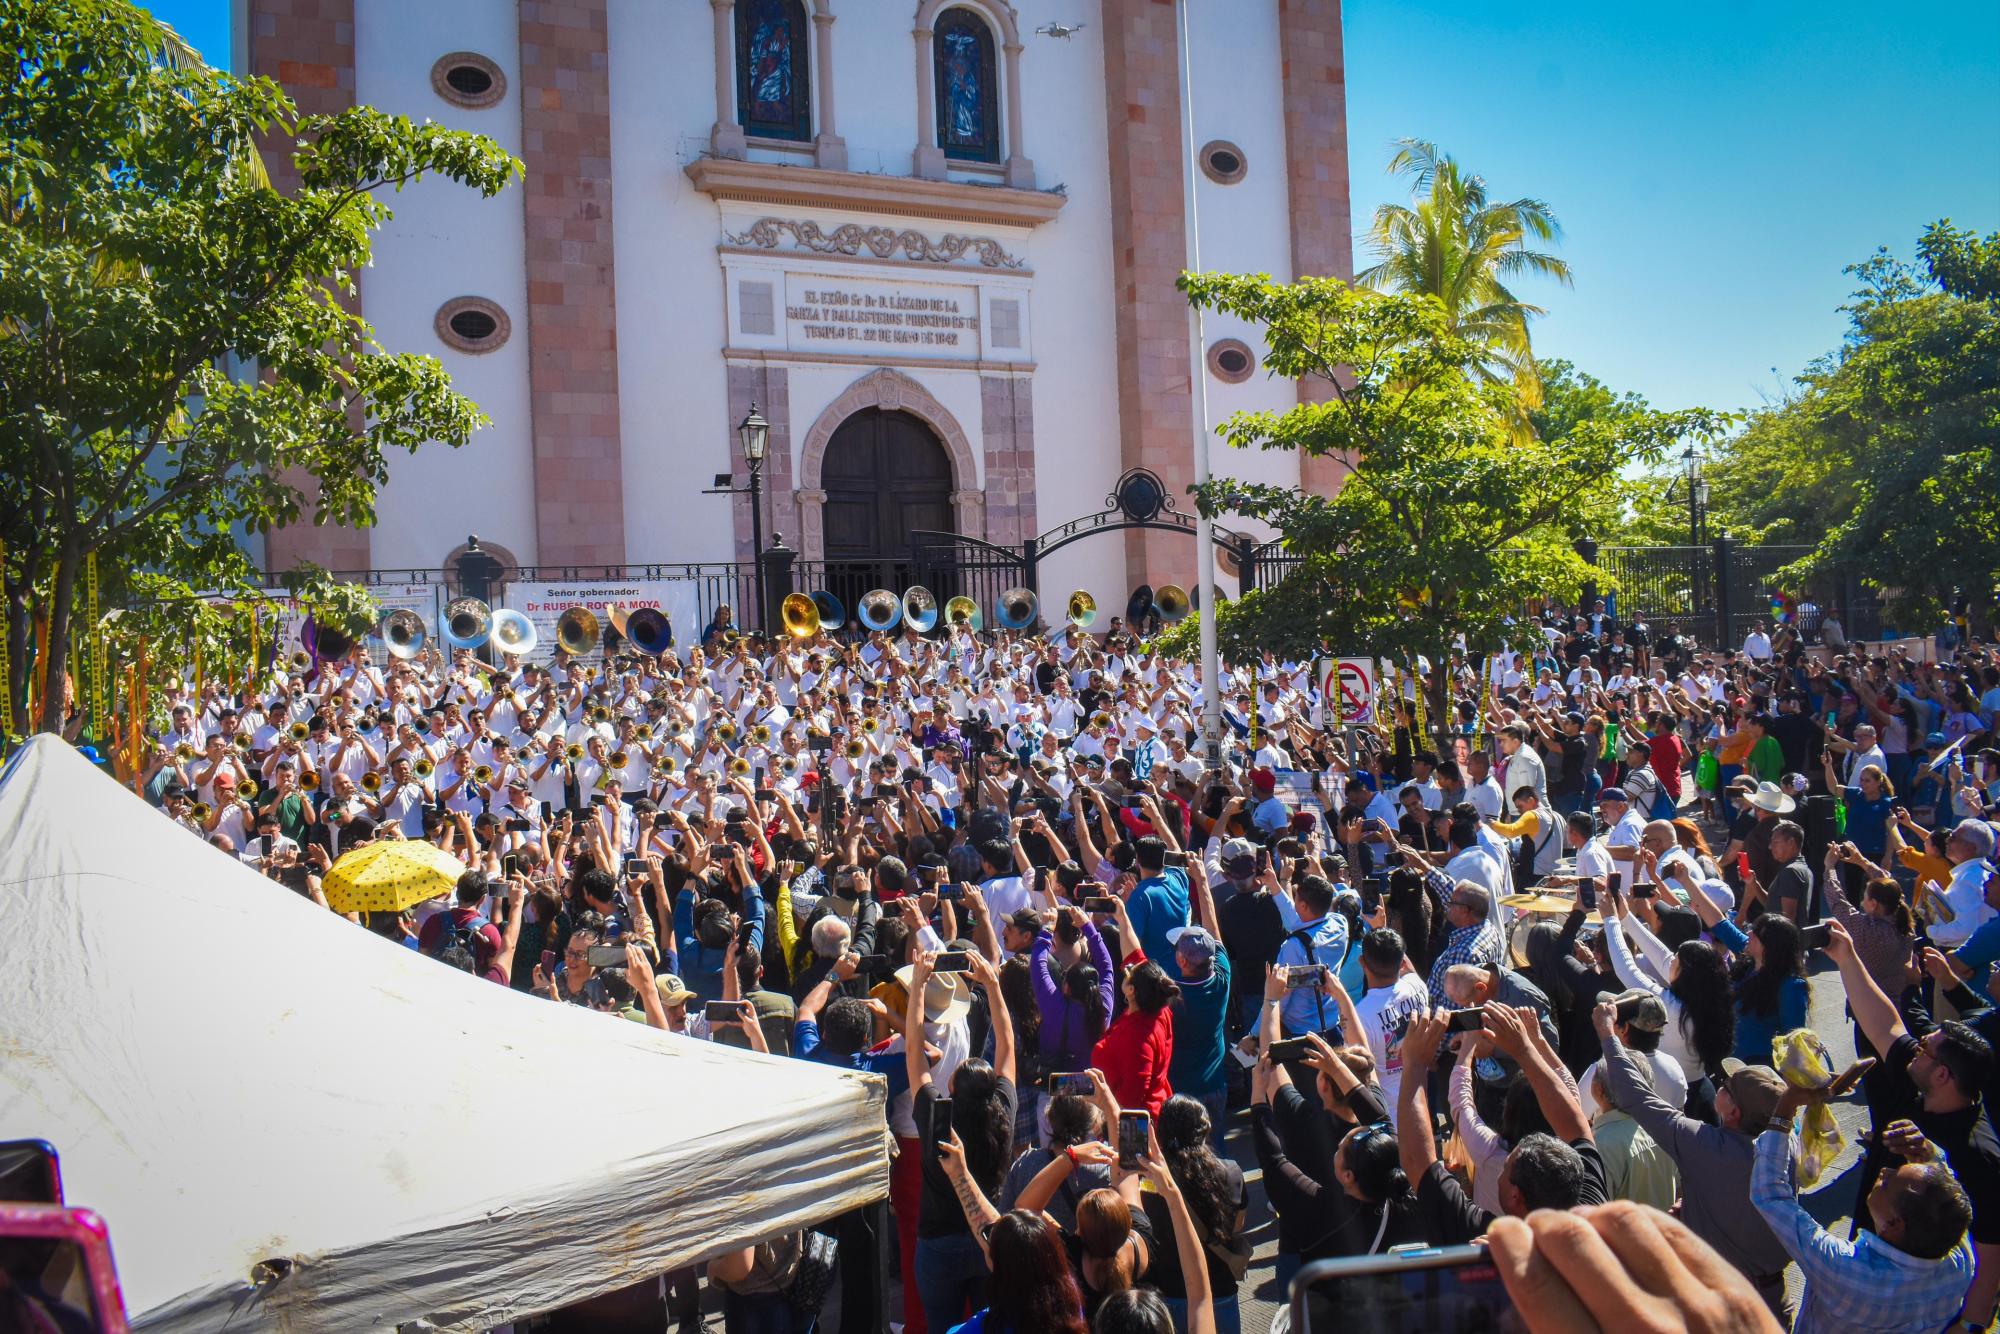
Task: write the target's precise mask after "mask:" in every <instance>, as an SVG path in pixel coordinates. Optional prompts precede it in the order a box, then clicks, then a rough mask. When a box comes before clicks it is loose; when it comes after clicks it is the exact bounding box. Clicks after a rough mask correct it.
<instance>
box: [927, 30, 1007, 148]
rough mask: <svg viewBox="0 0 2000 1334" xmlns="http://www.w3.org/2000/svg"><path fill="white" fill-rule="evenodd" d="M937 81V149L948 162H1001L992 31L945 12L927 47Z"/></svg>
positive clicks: (998, 104)
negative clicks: (957, 160) (956, 160)
mask: <svg viewBox="0 0 2000 1334" xmlns="http://www.w3.org/2000/svg"><path fill="white" fill-rule="evenodd" d="M931 51H932V58H933V60H934V62H935V64H936V67H937V71H936V79H937V137H938V147H940V148H942V149H943V150H944V155H945V156H946V157H948V158H958V159H960V160H962V161H970V162H998V161H999V160H1000V92H999V89H998V88H996V87H995V86H994V81H993V30H992V29H991V28H989V27H987V26H986V21H985V20H984V19H982V18H980V17H979V16H978V15H977V14H975V13H973V12H972V11H971V10H969V9H948V10H946V11H945V12H944V13H943V14H942V15H941V16H940V17H939V18H938V22H937V28H936V29H935V31H934V35H933V38H932V42H931Z"/></svg>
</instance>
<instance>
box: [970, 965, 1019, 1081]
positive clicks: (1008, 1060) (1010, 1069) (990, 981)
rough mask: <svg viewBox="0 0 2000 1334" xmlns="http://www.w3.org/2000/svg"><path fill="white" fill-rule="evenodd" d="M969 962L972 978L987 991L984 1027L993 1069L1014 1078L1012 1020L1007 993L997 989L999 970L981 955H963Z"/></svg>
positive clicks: (1012, 1079) (1002, 1076) (1007, 1078)
mask: <svg viewBox="0 0 2000 1334" xmlns="http://www.w3.org/2000/svg"><path fill="white" fill-rule="evenodd" d="M966 958H967V961H968V962H969V963H970V964H971V965H972V977H973V980H974V981H976V982H978V983H979V988H980V990H982V991H984V992H985V993H986V1010H987V1013H988V1014H989V1015H990V1016H991V1021H990V1022H989V1023H988V1024H987V1027H988V1028H990V1029H992V1030H993V1073H995V1074H996V1075H998V1076H1000V1078H1002V1079H1004V1080H1006V1081H1007V1082H1008V1083H1010V1084H1011V1083H1013V1082H1014V1021H1013V1018H1012V1016H1010V1015H1009V1014H1008V1013H1007V997H1006V996H1005V995H1003V994H1002V993H1001V991H1000V974H999V973H997V972H995V971H994V968H993V965H992V964H991V963H990V962H988V961H987V960H986V958H985V957H984V956H983V955H978V954H972V955H967V956H966Z"/></svg>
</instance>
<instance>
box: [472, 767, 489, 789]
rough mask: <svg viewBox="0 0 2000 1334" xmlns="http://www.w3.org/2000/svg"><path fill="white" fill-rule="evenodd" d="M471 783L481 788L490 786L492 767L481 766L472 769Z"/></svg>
mask: <svg viewBox="0 0 2000 1334" xmlns="http://www.w3.org/2000/svg"><path fill="white" fill-rule="evenodd" d="M472 781H473V782H475V783H477V784H479V785H480V786H481V787H487V786H490V785H491V784H492V782H493V766H492V765H490V764H482V765H480V766H479V767H478V768H477V769H474V770H473V771H472Z"/></svg>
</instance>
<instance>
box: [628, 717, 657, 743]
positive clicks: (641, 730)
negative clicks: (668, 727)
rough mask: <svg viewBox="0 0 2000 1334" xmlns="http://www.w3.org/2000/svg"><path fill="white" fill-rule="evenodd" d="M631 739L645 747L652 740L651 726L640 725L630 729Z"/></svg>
mask: <svg viewBox="0 0 2000 1334" xmlns="http://www.w3.org/2000/svg"><path fill="white" fill-rule="evenodd" d="M632 739H633V740H635V741H637V742H638V743H639V744H640V745H642V746H643V745H645V744H646V743H647V742H649V741H651V740H652V739H653V725H652V724H651V723H640V724H639V725H638V726H637V727H635V728H633V729H632Z"/></svg>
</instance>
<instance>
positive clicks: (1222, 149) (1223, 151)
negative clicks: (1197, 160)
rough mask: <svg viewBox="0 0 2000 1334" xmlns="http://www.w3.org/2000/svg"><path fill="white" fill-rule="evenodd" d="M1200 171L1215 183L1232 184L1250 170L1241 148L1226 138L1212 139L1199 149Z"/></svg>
mask: <svg viewBox="0 0 2000 1334" xmlns="http://www.w3.org/2000/svg"><path fill="white" fill-rule="evenodd" d="M1201 169H1202V172H1203V173H1204V174H1205V175H1206V176H1207V177H1208V179H1210V180H1211V181H1214V182H1215V183H1216V184H1217V185H1234V184H1236V182H1238V181H1240V180H1242V179H1243V176H1244V173H1245V172H1247V171H1249V170H1250V165H1249V163H1248V161H1247V160H1246V159H1245V158H1244V156H1243V150H1242V149H1240V148H1238V147H1237V146H1236V145H1235V144H1232V143H1230V142H1229V141H1228V140H1227V139H1212V140H1210V141H1209V142H1208V143H1207V144H1206V145H1205V146H1203V148H1202V150H1201Z"/></svg>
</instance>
